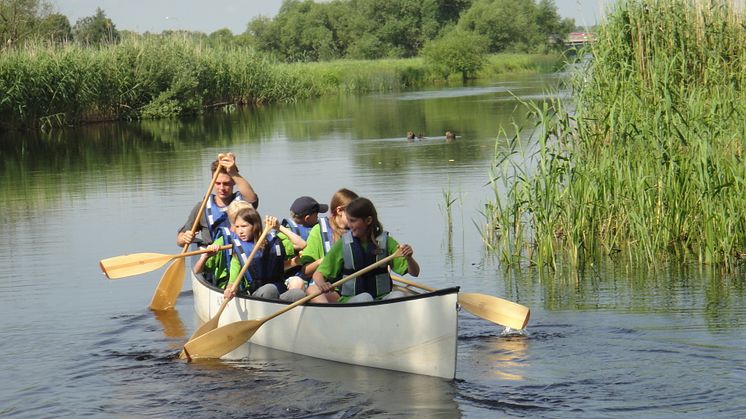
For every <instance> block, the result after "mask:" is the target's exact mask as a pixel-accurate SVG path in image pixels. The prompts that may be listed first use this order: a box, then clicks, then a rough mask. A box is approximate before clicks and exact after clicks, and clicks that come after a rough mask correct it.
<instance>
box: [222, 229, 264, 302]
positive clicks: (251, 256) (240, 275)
mask: <svg viewBox="0 0 746 419" xmlns="http://www.w3.org/2000/svg"><path fill="white" fill-rule="evenodd" d="M270 230H272V226H270V225H265V226H264V231H262V235H261V236H259V238H258V239H257V240H256V241H255V242H254V248H253V249H251V253H249V257H248V258H247V259H246V263H244V264H243V266H242V267H241V271H239V272H238V276H237V277H236V282H234V283H233V284H232V285H231V287H230V291H231V294H235V292H236V290H237V289H238V284H240V283H241V279H242V278H243V276H244V274H246V271H247V270H248V269H249V265H250V264H251V260H252V259H254V255H255V254H256V252H257V251H258V250H259V247H260V245H261V243H263V242H264V239H265V238H266V237H267V234H269V231H270ZM229 300H230V298H227V299H226V301H229Z"/></svg>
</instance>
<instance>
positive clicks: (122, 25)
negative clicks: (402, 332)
mask: <svg viewBox="0 0 746 419" xmlns="http://www.w3.org/2000/svg"><path fill="white" fill-rule="evenodd" d="M51 2H52V4H54V5H55V6H56V9H57V11H59V12H60V13H62V14H64V15H66V16H67V17H68V19H69V20H70V24H75V22H76V21H77V20H78V19H80V18H81V17H86V16H91V15H93V14H94V13H95V11H96V8H97V7H100V8H101V9H103V10H104V12H106V15H107V16H108V17H109V18H111V20H113V21H114V24H115V25H116V26H117V29H120V30H122V29H126V30H131V31H136V32H140V33H142V32H146V31H150V32H156V33H159V32H161V31H163V30H166V29H188V30H193V31H201V32H205V33H211V32H214V31H216V30H218V29H221V28H228V29H230V30H231V31H232V32H233V33H234V34H238V33H241V32H244V31H245V30H246V24H247V23H248V22H249V21H250V20H251V19H252V18H253V17H255V16H259V15H264V16H270V17H271V16H274V15H275V14H277V11H278V10H279V9H280V5H281V4H282V0H250V1H249V0H126V1H125V0H51ZM606 2H607V0H555V4H556V5H557V9H558V11H559V13H560V16H562V17H570V18H574V19H575V23H576V24H578V25H593V24H595V23H596V22H597V21H598V17H599V16H600V12H601V11H603V6H602V5H603V4H605V3H606Z"/></svg>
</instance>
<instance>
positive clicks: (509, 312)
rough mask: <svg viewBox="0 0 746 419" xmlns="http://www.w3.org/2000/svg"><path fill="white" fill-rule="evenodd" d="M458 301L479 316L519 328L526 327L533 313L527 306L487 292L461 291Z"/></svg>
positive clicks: (512, 327)
mask: <svg viewBox="0 0 746 419" xmlns="http://www.w3.org/2000/svg"><path fill="white" fill-rule="evenodd" d="M458 303H459V305H460V306H461V307H463V308H464V309H465V310H466V311H468V312H469V313H471V314H473V315H475V316H477V317H481V318H483V319H485V320H489V321H491V322H492V323H497V324H500V325H503V326H507V327H509V328H511V329H517V330H521V329H523V328H525V327H526V324H527V323H528V319H529V317H530V315H531V311H530V310H529V309H528V307H526V306H523V305H520V304H518V303H514V302H512V301H508V300H503V299H502V298H498V297H493V296H491V295H485V294H473V293H459V295H458Z"/></svg>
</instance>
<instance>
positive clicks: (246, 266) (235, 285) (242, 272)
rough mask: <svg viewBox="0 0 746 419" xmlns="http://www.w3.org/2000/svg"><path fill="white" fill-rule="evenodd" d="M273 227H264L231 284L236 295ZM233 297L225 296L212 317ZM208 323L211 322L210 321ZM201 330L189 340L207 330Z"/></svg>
mask: <svg viewBox="0 0 746 419" xmlns="http://www.w3.org/2000/svg"><path fill="white" fill-rule="evenodd" d="M271 229H272V228H271V227H270V226H266V227H265V228H264V231H262V234H261V235H260V236H259V239H257V240H256V241H255V242H254V248H253V249H251V253H249V257H248V258H247V259H246V263H244V264H243V266H242V267H241V270H240V271H239V272H238V276H236V282H234V283H233V284H231V286H230V288H228V289H229V290H230V292H231V295H234V296H235V295H236V290H238V286H239V285H240V284H241V281H242V280H243V276H244V275H245V274H246V271H247V270H248V269H249V265H250V264H251V261H252V260H253V259H254V255H256V252H257V251H258V250H259V247H261V246H260V244H261V243H263V242H264V239H265V238H266V237H267V234H269V231H270V230H271ZM236 257H238V256H237V255H236ZM232 299H233V297H231V298H223V303H222V304H221V305H220V308H219V309H218V311H217V312H216V313H215V315H214V316H212V317H213V318H214V319H219V318H220V315H221V314H223V310H225V307H226V306H227V305H228V303H229V302H230V301H231V300H232ZM207 323H210V322H209V321H208V322H207ZM207 323H205V324H207ZM215 327H217V322H216V323H215V326H213V327H212V328H213V329H214V328H215ZM199 331H200V329H197V330H196V331H195V332H194V334H195V335H196V336H192V337H191V338H190V339H189V340H192V339H194V338H195V337H197V336H199V335H202V334H204V333H205V331H202V333H200V334H197V332H199Z"/></svg>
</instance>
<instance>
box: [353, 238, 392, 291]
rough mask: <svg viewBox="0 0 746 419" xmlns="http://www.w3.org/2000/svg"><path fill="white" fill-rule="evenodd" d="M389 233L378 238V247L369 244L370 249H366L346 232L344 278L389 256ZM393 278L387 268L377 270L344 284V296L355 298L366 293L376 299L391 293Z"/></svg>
mask: <svg viewBox="0 0 746 419" xmlns="http://www.w3.org/2000/svg"><path fill="white" fill-rule="evenodd" d="M388 238H389V233H388V232H386V231H384V232H383V233H381V234H380V235H379V236H378V237H376V243H375V244H376V245H377V246H373V243H368V246H367V247H368V248H367V249H364V248H363V246H362V244H361V243H360V239H358V238H357V237H353V236H352V232H349V231H348V232H346V233H345V234H344V235H343V236H342V240H343V242H342V256H343V257H344V267H343V268H342V276H343V277H345V276H348V275H351V274H352V273H354V272H357V271H359V270H360V269H363V268H365V267H367V266H370V265H372V264H373V263H375V262H377V261H379V260H381V259H384V258H386V257H387V256H388V247H387V246H386V245H387V243H388ZM391 285H392V284H391V277H390V276H389V271H388V269H387V267H386V266H381V267H379V268H376V269H374V270H372V271H370V272H368V273H367V274H365V275H361V276H359V277H357V278H355V280H354V281H347V282H345V283H344V284H342V295H343V296H350V297H351V296H354V295H358V294H362V293H364V292H367V293H369V294H370V295H372V296H373V297H374V298H377V297H380V296H382V295H385V294H388V293H390V292H391Z"/></svg>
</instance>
